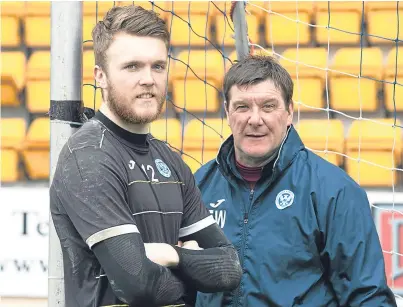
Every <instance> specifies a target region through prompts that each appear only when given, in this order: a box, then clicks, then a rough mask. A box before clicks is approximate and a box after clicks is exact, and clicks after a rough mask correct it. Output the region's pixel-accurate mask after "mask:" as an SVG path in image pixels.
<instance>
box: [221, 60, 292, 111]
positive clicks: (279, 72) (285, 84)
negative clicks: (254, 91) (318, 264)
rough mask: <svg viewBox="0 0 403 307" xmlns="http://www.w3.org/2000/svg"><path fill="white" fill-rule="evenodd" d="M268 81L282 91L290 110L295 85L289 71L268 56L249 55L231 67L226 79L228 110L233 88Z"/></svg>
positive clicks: (225, 92)
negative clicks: (230, 93)
mask: <svg viewBox="0 0 403 307" xmlns="http://www.w3.org/2000/svg"><path fill="white" fill-rule="evenodd" d="M266 80H271V81H273V83H274V85H275V86H276V87H277V88H278V89H280V90H281V92H282V94H283V99H284V103H285V106H286V108H287V110H288V107H289V105H290V103H291V102H292V95H293V91H294V83H293V81H292V79H291V76H290V74H289V73H288V72H287V70H286V69H285V68H284V67H282V66H281V65H280V64H279V63H278V61H277V60H276V59H275V58H274V57H271V56H267V55H249V56H247V57H245V58H244V59H242V60H240V61H239V62H236V63H235V64H234V65H232V66H231V68H230V69H229V70H228V72H227V73H226V75H225V77H224V86H223V87H224V96H225V101H226V102H227V104H226V108H228V107H229V100H230V97H229V92H230V90H231V88H232V86H234V85H237V86H249V85H254V84H257V83H260V82H263V81H266Z"/></svg>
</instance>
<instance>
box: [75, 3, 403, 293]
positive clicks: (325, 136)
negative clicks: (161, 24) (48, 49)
mask: <svg viewBox="0 0 403 307" xmlns="http://www.w3.org/2000/svg"><path fill="white" fill-rule="evenodd" d="M231 4H232V3H231V2H230V1H227V2H222V1H217V2H214V1H208V2H207V1H205V2H199V1H185V2H182V1H181V2H180V1H172V2H171V1H170V2H165V1H156V2H137V1H135V2H88V3H84V17H83V22H84V23H83V27H84V32H83V33H84V34H83V35H84V53H83V57H84V59H83V65H84V70H83V77H84V87H83V99H84V103H85V106H87V107H91V108H94V109H97V108H98V107H99V105H100V103H101V94H100V89H97V87H96V84H95V82H94V80H93V73H92V68H93V64H94V59H93V52H92V41H91V29H92V27H93V26H94V25H95V23H96V22H97V21H98V20H99V19H100V18H102V17H103V16H104V14H105V13H106V11H107V10H108V9H109V8H111V7H112V6H113V5H119V6H120V5H141V6H143V7H144V8H148V9H153V10H155V11H157V12H158V13H159V14H160V16H161V17H162V18H164V19H165V20H166V22H167V25H168V28H169V30H170V33H171V46H170V50H169V82H168V90H167V95H166V102H165V105H164V112H163V114H162V115H161V118H160V119H159V120H157V121H156V122H154V123H153V124H152V125H151V131H150V132H151V133H152V134H153V135H154V136H155V137H157V138H159V139H161V140H163V141H166V142H167V143H168V144H169V145H170V146H171V147H172V148H174V149H175V150H177V151H178V152H179V153H180V154H181V156H182V157H183V159H184V161H185V162H186V163H187V164H188V165H189V166H190V167H191V169H192V171H196V170H197V169H198V168H199V167H200V166H201V165H203V164H204V163H206V162H208V161H209V160H211V159H213V158H215V156H216V154H217V150H218V148H219V146H220V144H221V143H222V141H223V140H224V139H225V138H226V137H227V136H228V135H229V134H230V131H229V127H228V125H227V124H226V119H225V112H224V105H223V101H224V95H223V92H222V81H223V76H224V73H225V71H226V70H227V69H228V68H229V67H230V66H231V64H232V63H233V62H234V61H235V60H236V59H237V56H236V51H235V43H236V41H235V38H234V34H235V32H234V23H233V21H232V17H231V14H230V12H231ZM245 10H246V22H247V30H246V31H247V34H248V38H249V44H250V48H251V50H252V52H254V53H262V54H270V55H273V56H275V57H276V58H278V60H279V61H280V63H281V64H282V65H283V66H284V67H285V68H286V69H287V70H288V71H289V73H290V74H291V76H292V78H293V80H294V86H295V88H294V97H293V99H294V102H295V104H294V110H295V114H294V119H295V122H294V125H295V127H296V129H297V130H298V132H299V134H300V136H301V138H302V139H303V141H304V143H305V145H306V146H307V147H308V148H309V149H311V150H312V151H314V152H315V153H317V154H318V155H320V156H322V157H324V158H325V159H327V160H328V161H330V162H331V163H333V164H335V165H337V166H339V167H340V168H342V169H344V170H345V171H346V172H347V173H348V174H349V175H350V176H351V177H352V178H353V179H354V180H356V181H357V182H358V183H359V184H360V185H361V186H362V187H364V188H365V189H366V191H367V193H368V196H369V199H370V203H371V209H372V212H373V217H374V220H375V222H376V226H377V229H378V232H379V237H380V240H381V244H382V249H383V251H384V258H385V265H386V274H387V279H388V284H389V285H390V287H391V288H392V289H393V291H394V292H395V294H396V295H397V296H398V297H400V296H401V295H402V294H403V275H402V272H403V265H402V264H401V261H402V259H401V256H402V244H403V228H402V227H401V226H402V225H403V214H402V212H403V194H402V193H401V192H402V191H401V190H402V172H401V171H402V166H401V164H402V161H401V155H402V154H401V148H402V143H401V142H402V141H401V139H402V135H401V134H402V129H401V127H402V126H401V119H400V117H401V114H402V110H403V104H402V103H401V99H402V98H403V91H402V87H401V80H402V78H400V74H399V71H403V70H401V69H399V68H400V67H401V66H403V56H401V55H400V53H401V52H399V48H398V47H399V43H400V40H399V39H400V36H401V35H402V34H400V33H403V31H400V29H401V25H402V24H403V22H401V21H400V20H399V16H400V12H401V6H400V5H399V2H372V1H371V2H360V1H355V2H341V1H334V2H317V1H289V2H288V1H287V2H285V1H281V2H278V1H251V2H246V5H245Z"/></svg>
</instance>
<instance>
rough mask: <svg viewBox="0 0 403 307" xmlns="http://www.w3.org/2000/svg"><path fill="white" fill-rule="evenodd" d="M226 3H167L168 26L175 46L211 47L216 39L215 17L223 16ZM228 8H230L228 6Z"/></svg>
mask: <svg viewBox="0 0 403 307" xmlns="http://www.w3.org/2000/svg"><path fill="white" fill-rule="evenodd" d="M225 7H226V3H225V2H224V1H223V2H214V4H213V3H212V2H211V1H169V2H167V6H166V10H167V11H168V14H167V15H166V20H167V26H168V29H169V31H170V32H171V44H172V45H173V46H191V47H194V46H199V47H203V46H208V47H210V46H211V43H210V42H209V41H211V42H212V43H215V37H214V36H213V34H212V32H211V27H212V25H213V24H214V22H215V16H216V15H217V14H222V13H221V12H220V10H222V11H223V10H224V9H225ZM227 7H228V6H227ZM206 39H208V40H209V41H208V40H206Z"/></svg>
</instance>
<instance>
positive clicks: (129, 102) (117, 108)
mask: <svg viewBox="0 0 403 307" xmlns="http://www.w3.org/2000/svg"><path fill="white" fill-rule="evenodd" d="M153 94H154V99H156V100H157V109H156V110H155V111H154V112H147V114H141V113H140V112H136V110H135V103H136V102H135V100H136V98H133V99H127V98H126V97H124V96H122V95H120V94H119V93H118V92H117V91H116V89H115V87H114V86H112V85H111V84H108V106H109V108H110V110H111V111H112V112H113V113H115V115H117V116H118V117H119V118H120V119H121V120H123V121H125V122H126V123H129V124H148V123H151V122H153V121H155V120H156V119H158V117H159V116H160V114H161V112H162V108H163V105H164V102H165V97H164V96H163V95H160V94H158V93H155V92H153ZM150 108H155V107H154V105H152V106H150Z"/></svg>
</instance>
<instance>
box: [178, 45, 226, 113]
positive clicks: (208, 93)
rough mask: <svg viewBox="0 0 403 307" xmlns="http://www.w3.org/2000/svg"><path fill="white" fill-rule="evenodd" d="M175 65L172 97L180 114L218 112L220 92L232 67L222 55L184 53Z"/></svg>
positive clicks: (192, 51)
mask: <svg viewBox="0 0 403 307" xmlns="http://www.w3.org/2000/svg"><path fill="white" fill-rule="evenodd" d="M172 64H173V65H172V70H171V71H170V74H171V82H172V90H173V92H172V94H173V100H174V101H175V106H176V107H177V110H178V112H183V111H188V112H202V113H203V112H205V111H206V112H217V111H218V109H219V100H221V99H220V97H219V95H218V91H219V89H220V87H221V84H222V79H223V76H224V71H225V67H226V66H227V65H229V63H228V62H227V61H226V60H225V58H224V57H223V55H222V54H221V53H220V52H219V51H218V50H215V49H212V50H207V51H204V50H185V51H182V52H180V53H179V54H178V56H177V57H176V59H175V60H174V61H173V62H172ZM195 93H198V94H197V95H195Z"/></svg>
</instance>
